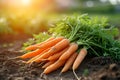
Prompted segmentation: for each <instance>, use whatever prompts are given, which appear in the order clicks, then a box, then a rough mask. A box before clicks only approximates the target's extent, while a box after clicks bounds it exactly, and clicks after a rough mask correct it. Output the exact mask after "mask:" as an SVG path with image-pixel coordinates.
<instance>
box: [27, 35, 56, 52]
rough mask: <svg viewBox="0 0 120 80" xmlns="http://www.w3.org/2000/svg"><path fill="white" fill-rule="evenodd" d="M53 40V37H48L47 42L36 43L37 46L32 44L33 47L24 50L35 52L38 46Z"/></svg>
mask: <svg viewBox="0 0 120 80" xmlns="http://www.w3.org/2000/svg"><path fill="white" fill-rule="evenodd" d="M53 39H55V38H54V37H50V38H48V39H47V40H45V41H44V42H41V43H38V44H34V45H30V46H28V47H26V48H25V50H35V49H37V48H38V46H40V45H42V44H44V43H46V42H49V41H51V40H53Z"/></svg>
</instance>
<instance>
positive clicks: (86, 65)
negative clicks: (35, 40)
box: [0, 40, 120, 80]
mask: <svg viewBox="0 0 120 80" xmlns="http://www.w3.org/2000/svg"><path fill="white" fill-rule="evenodd" d="M24 41H25V40H22V41H21V40H20V41H15V42H14V45H13V46H11V47H9V48H2V47H0V80H77V79H76V78H75V76H74V74H73V72H72V70H69V71H67V72H66V73H63V74H60V70H61V68H62V67H61V68H60V69H58V70H56V71H54V72H52V73H50V74H48V75H44V74H42V72H43V69H41V64H37V63H33V64H31V65H27V64H25V63H24V61H23V60H20V59H13V58H15V57H16V56H19V55H22V54H23V53H22V52H20V47H21V44H22V43H23V42H24ZM2 44H3V43H2ZM75 72H76V74H77V75H78V77H79V79H80V80H120V61H113V60H112V59H111V58H109V57H95V58H89V57H86V58H85V60H84V61H83V62H82V64H81V65H80V66H79V68H78V69H77V70H76V71H75Z"/></svg>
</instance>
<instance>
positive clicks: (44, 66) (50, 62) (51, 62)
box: [42, 61, 55, 68]
mask: <svg viewBox="0 0 120 80" xmlns="http://www.w3.org/2000/svg"><path fill="white" fill-rule="evenodd" d="M54 62H55V61H49V62H47V63H46V64H45V65H43V66H42V68H46V67H48V66H49V65H51V64H53V63H54Z"/></svg>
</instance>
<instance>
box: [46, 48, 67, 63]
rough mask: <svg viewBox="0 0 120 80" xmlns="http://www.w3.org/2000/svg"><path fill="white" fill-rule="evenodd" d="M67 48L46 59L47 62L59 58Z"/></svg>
mask: <svg viewBox="0 0 120 80" xmlns="http://www.w3.org/2000/svg"><path fill="white" fill-rule="evenodd" d="M68 48H69V46H68V47H67V48H65V49H63V50H62V51H60V52H58V53H56V54H54V55H52V56H50V57H49V58H48V60H49V61H53V60H57V59H59V57H60V56H61V55H62V54H63V53H64V52H65V51H66V50H67V49H68Z"/></svg>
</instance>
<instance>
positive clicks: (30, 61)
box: [26, 48, 50, 63]
mask: <svg viewBox="0 0 120 80" xmlns="http://www.w3.org/2000/svg"><path fill="white" fill-rule="evenodd" d="M49 50H50V48H48V49H46V50H44V51H43V52H41V53H40V54H39V55H37V56H35V57H33V58H31V59H30V60H28V61H27V62H26V63H32V62H34V60H35V59H37V58H38V57H40V56H41V55H42V54H44V53H45V52H47V51H49Z"/></svg>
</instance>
